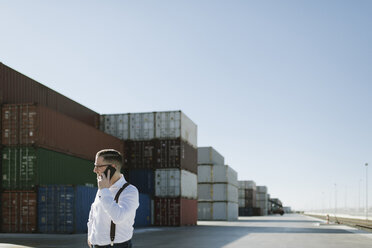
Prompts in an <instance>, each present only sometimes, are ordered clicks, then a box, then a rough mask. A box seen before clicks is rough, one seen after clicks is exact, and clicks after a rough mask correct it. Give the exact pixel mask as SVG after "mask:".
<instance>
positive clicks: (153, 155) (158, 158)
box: [124, 139, 197, 174]
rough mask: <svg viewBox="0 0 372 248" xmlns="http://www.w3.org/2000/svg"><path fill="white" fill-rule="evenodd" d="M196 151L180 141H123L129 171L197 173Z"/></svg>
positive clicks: (125, 160)
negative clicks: (148, 170)
mask: <svg viewBox="0 0 372 248" xmlns="http://www.w3.org/2000/svg"><path fill="white" fill-rule="evenodd" d="M196 156H197V150H196V149H195V148H193V147H192V146H190V145H189V144H187V143H186V142H185V141H183V140H180V139H173V140H150V141H125V152H124V162H125V165H126V167H127V168H129V169H155V168H157V169H163V168H180V169H184V170H188V171H191V172H193V173H195V174H196V173H197V163H196V159H197V158H196Z"/></svg>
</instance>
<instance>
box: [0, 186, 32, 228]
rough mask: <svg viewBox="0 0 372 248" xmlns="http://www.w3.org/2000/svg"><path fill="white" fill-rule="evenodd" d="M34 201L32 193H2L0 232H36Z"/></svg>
mask: <svg viewBox="0 0 372 248" xmlns="http://www.w3.org/2000/svg"><path fill="white" fill-rule="evenodd" d="M36 200H37V199H36V192H34V191H4V192H3V193H2V205H1V212H2V220H3V221H2V232H7V233H15V232H19V233H31V232H36V230H37V221H36V216H37V201H36Z"/></svg>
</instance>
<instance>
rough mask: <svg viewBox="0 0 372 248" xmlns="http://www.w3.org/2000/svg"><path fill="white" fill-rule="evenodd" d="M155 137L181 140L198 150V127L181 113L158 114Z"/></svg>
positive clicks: (156, 116) (156, 115)
mask: <svg viewBox="0 0 372 248" xmlns="http://www.w3.org/2000/svg"><path fill="white" fill-rule="evenodd" d="M155 119H156V131H155V137H156V138H158V139H175V138H181V139H183V140H184V141H186V142H187V143H189V144H190V145H191V146H193V147H195V148H197V147H198V146H197V133H198V129H197V125H196V124H195V123H194V122H193V121H192V120H191V119H189V118H188V117H187V116H186V115H185V114H184V113H182V112H181V111H167V112H156V114H155Z"/></svg>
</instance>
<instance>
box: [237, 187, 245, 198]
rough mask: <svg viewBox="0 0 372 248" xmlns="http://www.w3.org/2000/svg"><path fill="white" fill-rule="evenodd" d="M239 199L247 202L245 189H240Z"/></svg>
mask: <svg viewBox="0 0 372 248" xmlns="http://www.w3.org/2000/svg"><path fill="white" fill-rule="evenodd" d="M238 197H239V199H244V200H245V189H241V188H239V189H238Z"/></svg>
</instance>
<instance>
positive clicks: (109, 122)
mask: <svg viewBox="0 0 372 248" xmlns="http://www.w3.org/2000/svg"><path fill="white" fill-rule="evenodd" d="M101 130H103V131H104V132H106V133H108V134H111V135H113V136H115V137H118V138H120V139H123V140H125V151H124V160H125V166H126V168H127V169H128V173H127V175H128V181H129V182H130V183H132V184H133V185H135V186H136V187H137V188H138V190H139V192H140V194H141V195H142V197H140V207H139V210H137V216H136V220H135V226H146V225H150V223H152V224H154V225H160V226H180V225H195V224H196V221H197V207H196V206H197V200H196V199H197V176H196V173H197V150H196V144H197V127H196V125H195V124H194V123H193V122H192V121H191V120H190V119H189V118H188V117H187V116H186V115H185V114H183V113H182V112H181V111H169V112H151V113H130V114H116V115H103V116H101ZM150 216H152V217H153V218H152V219H151V220H150V221H148V218H150Z"/></svg>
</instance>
